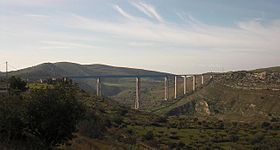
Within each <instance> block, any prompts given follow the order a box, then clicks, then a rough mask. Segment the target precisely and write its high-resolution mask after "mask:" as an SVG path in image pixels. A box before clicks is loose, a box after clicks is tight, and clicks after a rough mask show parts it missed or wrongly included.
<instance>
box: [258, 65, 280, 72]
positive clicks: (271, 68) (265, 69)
mask: <svg viewBox="0 0 280 150" xmlns="http://www.w3.org/2000/svg"><path fill="white" fill-rule="evenodd" d="M264 71H266V72H280V66H276V67H270V68H261V69H256V70H253V72H264Z"/></svg>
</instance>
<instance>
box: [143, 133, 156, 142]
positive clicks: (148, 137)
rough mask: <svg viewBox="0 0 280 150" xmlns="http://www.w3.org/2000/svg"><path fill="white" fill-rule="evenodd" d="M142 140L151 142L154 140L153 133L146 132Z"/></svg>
mask: <svg viewBox="0 0 280 150" xmlns="http://www.w3.org/2000/svg"><path fill="white" fill-rule="evenodd" d="M144 138H145V139H146V140H152V139H153V138H154V133H153V131H148V132H147V133H146V134H145V135H144Z"/></svg>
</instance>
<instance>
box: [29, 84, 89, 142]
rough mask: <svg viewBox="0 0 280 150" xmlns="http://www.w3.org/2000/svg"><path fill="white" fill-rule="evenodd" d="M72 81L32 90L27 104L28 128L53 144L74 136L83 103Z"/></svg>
mask: <svg viewBox="0 0 280 150" xmlns="http://www.w3.org/2000/svg"><path fill="white" fill-rule="evenodd" d="M75 93H76V92H75V88H72V85H71V83H70V84H68V83H63V84H61V85H59V86H57V87H55V88H54V89H46V90H35V91H31V93H30V97H29V104H28V107H27V122H28V128H29V132H30V133H31V134H33V135H34V136H36V137H38V138H39V139H40V140H41V142H42V143H43V144H44V145H46V146H48V147H53V146H57V145H59V144H63V143H65V142H67V141H68V140H70V139H72V137H73V132H75V131H76V125H77V124H78V122H79V121H80V119H82V117H83V116H84V107H83V106H82V104H81V103H80V102H79V101H78V100H77V99H76V97H75V95H76V94H75Z"/></svg>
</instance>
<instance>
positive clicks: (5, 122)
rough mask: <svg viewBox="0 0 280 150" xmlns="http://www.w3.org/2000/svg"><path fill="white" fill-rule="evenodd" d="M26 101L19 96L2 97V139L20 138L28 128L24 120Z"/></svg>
mask: <svg viewBox="0 0 280 150" xmlns="http://www.w3.org/2000/svg"><path fill="white" fill-rule="evenodd" d="M24 115H25V103H24V101H23V100H22V99H21V97H19V96H15V95H14V96H8V97H4V98H1V99H0V138H1V141H3V140H4V138H5V140H11V139H19V138H21V137H22V136H23V131H24V129H25V128H26V123H25V121H24Z"/></svg>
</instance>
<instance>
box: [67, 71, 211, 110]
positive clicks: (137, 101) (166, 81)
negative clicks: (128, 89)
mask: <svg viewBox="0 0 280 150" xmlns="http://www.w3.org/2000/svg"><path fill="white" fill-rule="evenodd" d="M207 75H208V76H210V79H211V78H213V76H212V75H211V74H181V75H173V74H161V75H100V76H99V75H89V76H68V77H67V78H69V79H76V80H82V79H96V94H97V96H102V86H101V85H102V79H110V78H111V79H113V78H135V80H136V84H135V95H136V98H135V101H134V108H135V109H139V108H140V100H141V98H140V95H141V93H140V91H141V78H163V79H164V100H165V101H167V100H168V99H169V80H170V79H171V78H173V79H174V99H177V96H178V95H177V93H178V78H183V79H184V80H183V85H184V95H185V94H187V80H188V79H189V78H192V81H193V82H192V90H193V91H195V90H196V88H197V77H198V76H201V81H200V82H201V85H203V84H204V83H205V81H204V79H205V78H204V77H205V76H207Z"/></svg>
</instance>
